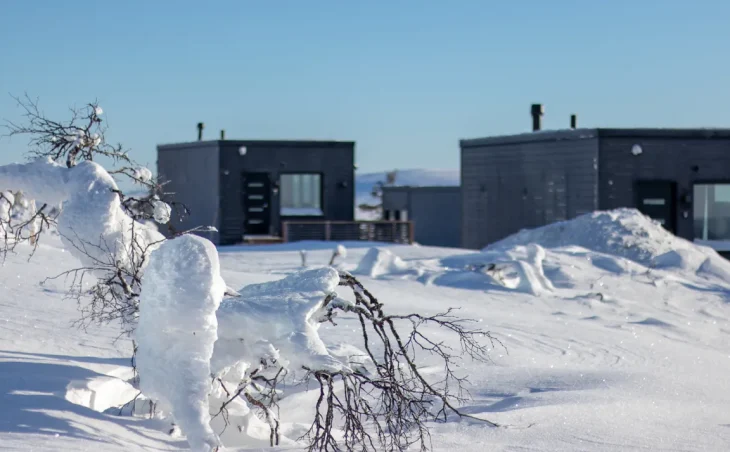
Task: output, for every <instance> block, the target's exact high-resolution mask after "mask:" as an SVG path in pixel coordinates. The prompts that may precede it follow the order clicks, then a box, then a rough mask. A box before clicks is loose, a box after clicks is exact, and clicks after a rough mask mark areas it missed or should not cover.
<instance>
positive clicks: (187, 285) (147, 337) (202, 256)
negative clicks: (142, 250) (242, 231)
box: [135, 235, 226, 452]
mask: <svg viewBox="0 0 730 452" xmlns="http://www.w3.org/2000/svg"><path fill="white" fill-rule="evenodd" d="M225 288H226V285H225V283H224V282H223V278H221V276H220V264H219V262H218V253H217V252H216V250H215V246H214V245H213V244H212V243H211V242H210V241H208V240H206V239H203V238H200V237H197V236H194V235H183V236H181V237H177V238H175V239H172V240H168V241H166V242H164V243H163V244H162V245H161V246H160V247H159V248H158V249H157V250H156V251H155V252H154V253H152V254H151V255H150V263H149V265H148V266H147V269H146V271H145V275H144V277H143V279H142V293H141V296H140V312H139V323H138V326H137V330H136V331H135V334H136V338H137V344H138V351H137V369H138V371H139V378H140V380H139V381H140V389H141V390H142V392H143V393H144V394H145V396H147V397H150V398H152V399H153V400H156V401H158V407H159V408H160V409H161V410H163V411H165V412H167V413H172V417H173V418H174V420H175V421H176V423H177V425H179V426H180V428H181V429H182V432H183V433H184V434H185V435H186V436H187V439H188V442H189V443H190V447H191V449H192V450H193V451H195V452H209V451H211V450H213V449H214V448H215V447H217V446H219V445H220V441H219V439H218V437H217V436H216V434H215V433H214V432H213V430H212V429H211V427H210V409H209V406H208V395H209V394H210V391H211V379H210V373H211V372H210V358H211V356H212V355H213V346H214V343H215V341H216V339H217V338H218V336H217V327H218V324H217V320H216V310H217V309H218V306H219V305H220V302H221V300H222V299H223V292H224V291H225Z"/></svg>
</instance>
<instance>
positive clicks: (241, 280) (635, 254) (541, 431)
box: [0, 210, 730, 452]
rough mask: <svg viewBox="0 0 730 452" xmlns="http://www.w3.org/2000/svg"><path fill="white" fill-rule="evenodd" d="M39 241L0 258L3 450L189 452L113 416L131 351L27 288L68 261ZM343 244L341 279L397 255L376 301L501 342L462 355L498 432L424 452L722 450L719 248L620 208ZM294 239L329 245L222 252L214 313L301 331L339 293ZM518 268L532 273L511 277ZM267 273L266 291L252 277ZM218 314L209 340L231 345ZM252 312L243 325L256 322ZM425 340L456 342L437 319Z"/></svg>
mask: <svg viewBox="0 0 730 452" xmlns="http://www.w3.org/2000/svg"><path fill="white" fill-rule="evenodd" d="M561 228H562V229H561ZM561 230H562V231H563V232H562V233H561V232H560V231H561ZM520 236H521V237H522V238H521V239H518V237H520ZM41 243H42V244H41V246H40V248H39V249H38V251H37V252H36V254H35V256H34V257H33V259H31V260H30V261H28V260H27V254H26V253H24V252H23V251H28V252H29V251H30V248H29V246H27V245H21V246H20V248H21V249H20V250H19V252H20V253H19V254H17V255H9V256H8V258H7V261H6V263H5V265H4V266H3V267H1V268H0V313H1V315H0V448H1V449H2V450H9V451H28V450H33V451H60V452H67V451H68V452H71V451H73V452H77V451H100V450H103V451H110V452H116V451H149V450H155V451H171V450H188V449H189V446H188V442H187V441H186V440H185V439H184V438H180V437H175V436H170V435H168V434H167V431H168V430H169V427H170V423H169V420H161V419H157V418H155V419H148V418H147V417H131V416H126V415H122V416H120V415H118V413H119V410H118V409H117V408H116V407H118V406H120V405H122V404H124V403H125V402H127V401H129V400H131V399H132V398H133V397H134V395H135V391H134V390H133V388H131V386H130V385H129V384H128V382H127V381H128V380H129V379H130V378H131V376H132V373H131V369H130V363H129V357H130V355H131V345H130V344H129V342H127V341H126V340H125V339H121V340H116V341H115V339H116V338H117V336H118V334H119V330H118V329H117V328H116V327H115V326H114V325H110V326H106V327H92V328H90V330H89V331H88V332H85V331H83V330H80V329H78V328H73V327H72V326H71V322H72V321H73V320H75V319H77V318H78V313H77V311H76V305H75V302H73V301H69V300H64V289H65V285H64V281H63V280H52V281H48V282H47V283H46V284H44V285H43V286H40V285H39V284H38V283H39V281H40V280H42V279H43V278H45V277H47V276H53V275H56V274H58V273H59V272H61V271H64V270H66V269H69V268H73V267H74V266H76V265H78V262H77V260H76V258H75V257H74V256H73V255H72V254H71V253H70V252H68V251H69V250H67V249H66V250H64V247H65V245H64V243H63V242H61V241H60V240H59V239H58V238H57V237H54V236H44V237H43V240H42V242H41ZM627 244H630V246H626V245H627ZM343 245H345V246H346V247H347V248H348V260H347V262H346V263H343V264H342V265H343V268H344V269H346V270H348V271H354V270H355V269H356V268H357V267H358V266H363V267H367V266H366V265H363V262H362V261H363V258H365V257H366V255H367V254H368V253H369V252H370V249H371V248H378V249H381V250H387V251H388V252H389V253H390V256H391V257H389V258H388V259H386V260H390V261H391V262H395V261H399V262H401V263H402V266H401V265H399V266H395V267H390V266H384V267H383V270H382V271H379V272H375V273H374V275H375V276H368V275H358V278H360V280H361V281H362V282H363V283H364V284H365V286H366V287H367V288H368V289H369V290H370V291H371V292H372V293H374V294H375V295H376V296H377V297H378V299H379V300H380V301H381V302H382V303H383V304H384V306H385V309H387V310H389V311H392V312H394V313H407V312H419V313H422V314H433V313H437V312H441V311H443V310H444V309H445V308H446V307H449V306H452V307H458V308H460V309H459V310H458V311H456V314H457V315H459V316H463V317H467V318H471V319H476V320H479V321H481V323H480V325H481V326H482V327H483V328H486V329H488V330H490V331H491V332H492V333H493V334H494V335H495V336H496V337H497V338H498V339H500V341H502V343H503V344H504V346H505V348H506V350H507V351H505V350H504V349H502V348H501V347H499V346H496V347H494V349H493V350H492V352H491V357H492V359H493V360H494V362H493V363H490V364H477V363H473V362H470V361H465V362H463V363H462V364H461V365H462V369H463V372H464V373H465V374H467V375H468V376H469V379H470V381H471V386H470V391H471V394H472V397H473V399H472V400H471V401H470V402H468V403H467V404H466V405H465V406H464V407H463V409H464V411H466V412H467V413H470V414H473V415H475V416H478V417H485V418H489V419H490V420H493V421H496V422H499V423H500V424H504V425H507V426H508V427H507V428H489V427H486V426H485V425H483V424H480V423H478V422H474V421H467V420H462V421H459V420H457V419H450V420H449V421H448V422H444V423H434V424H431V425H430V427H431V432H432V435H433V448H434V450H436V451H440V452H443V451H453V450H460V451H475V452H476V451H482V450H493V451H518V450H523V451H527V450H533V451H617V450H620V451H640V450H659V451H699V450H702V451H718V452H721V451H727V450H730V427H729V426H730V412H729V411H728V409H727V407H728V406H730V379H729V378H728V377H727V376H728V375H730V352H729V350H730V320H729V319H730V282H729V281H730V280H728V278H727V277H725V276H724V274H725V273H724V272H725V270H726V266H727V265H726V263H725V261H723V260H721V259H720V258H719V257H718V256H717V255H716V254H715V253H714V251H712V250H709V249H706V248H702V247H697V246H695V245H693V244H691V243H689V242H686V241H682V240H679V239H676V238H675V237H673V236H669V235H667V234H666V233H664V232H663V231H662V230H661V229H659V228H658V225H656V224H655V223H653V222H651V221H649V220H648V219H646V218H645V217H643V216H641V215H639V214H638V213H636V212H635V211H628V210H627V211H614V212H604V213H596V214H592V215H589V216H586V217H583V218H580V219H577V220H574V222H566V223H563V224H562V225H560V226H549V227H547V228H543V229H541V230H535V231H531V232H529V233H528V232H523V233H521V234H520V235H518V236H515V237H511V238H509V239H508V240H507V241H503V242H502V243H500V244H497V245H495V246H493V247H490V248H489V249H487V250H485V251H483V252H474V251H469V250H453V249H440V248H429V247H415V246H401V245H397V246H389V245H385V244H373V243H357V242H345V243H343ZM302 249H306V250H307V252H308V255H309V259H308V260H309V261H310V263H326V262H328V260H329V258H330V257H331V255H332V244H331V243H321V242H300V243H293V244H283V245H262V246H251V247H246V246H237V247H223V248H220V249H219V258H220V266H221V273H222V276H223V277H224V278H225V279H226V281H227V282H228V283H229V284H230V285H232V286H233V287H242V288H243V289H242V290H241V291H240V292H241V294H242V296H241V298H240V300H235V299H231V300H225V301H224V302H223V303H222V304H221V306H220V309H219V311H218V312H217V314H222V313H223V312H224V311H223V310H224V308H225V309H226V312H229V311H230V312H231V315H237V313H239V312H240V311H239V310H237V309H236V306H235V303H250V304H251V305H252V306H255V309H252V310H251V312H253V313H256V312H257V310H260V311H261V312H263V313H264V314H265V315H269V314H270V313H271V310H274V309H280V310H281V312H282V316H281V317H282V319H283V320H282V322H283V323H284V324H286V323H287V322H288V323H289V324H291V325H296V326H294V327H292V330H291V331H295V329H297V328H298V329H299V330H300V331H301V330H302V325H305V323H306V322H304V321H303V319H306V318H307V313H310V312H312V309H313V306H315V305H316V303H315V301H316V300H317V299H320V298H321V297H322V296H323V295H324V294H325V293H327V292H328V291H329V290H337V291H340V290H341V289H335V288H334V286H333V281H334V279H333V278H334V277H333V273H332V270H329V269H326V268H315V269H312V270H305V272H302V271H301V267H300V264H301V259H300V257H299V251H300V250H302ZM158 251H159V250H158ZM370 253H371V254H372V252H370ZM380 254H382V253H380ZM372 257H373V256H372V255H371V256H369V257H368V259H370V258H372ZM396 257H397V258H398V259H396ZM366 261H367V260H366ZM370 261H371V262H372V259H371V260H370ZM366 263H367V262H366ZM151 265H152V264H151ZM518 265H524V266H526V267H525V268H528V269H529V271H528V272H523V273H520V272H519V271H518V270H517V268H518ZM148 272H149V269H148ZM307 272H313V273H307ZM289 275H293V276H291V279H286V278H287V277H288V276H289ZM304 275H309V276H307V277H305V276H304ZM523 275H525V276H524V277H523ZM148 276H149V273H147V275H146V277H148ZM305 281H309V283H306V284H304V282H305ZM269 282H277V283H276V284H275V285H274V286H271V285H267V286H262V285H259V284H262V283H269ZM287 286H289V287H290V289H287V288H286V287H287ZM272 287H279V288H280V289H281V290H280V292H281V294H282V296H281V297H279V296H277V295H276V294H277V292H276V291H274V290H272ZM540 288H542V290H541V289H540ZM527 289H530V290H527ZM532 289H535V290H532ZM292 294H294V295H293V296H292ZM228 303H231V304H232V306H227V305H228ZM284 306H286V307H287V308H286V309H282V308H283V307H284ZM289 307H291V309H290V310H287V309H289ZM305 307H306V309H305ZM267 309H268V310H269V311H268V312H266V311H267ZM314 313H315V314H316V311H315V312H314ZM218 318H219V337H220V338H223V337H224V334H226V335H228V336H227V337H235V335H232V334H231V332H232V331H234V330H235V329H233V330H232V329H231V328H226V327H224V322H225V320H224V318H223V316H221V315H218ZM255 318H256V315H253V316H252V318H251V319H248V318H246V319H242V320H243V321H245V322H247V323H246V325H247V327H248V326H252V327H255V328H261V329H263V328H264V326H263V325H256V324H255V323H256V322H255ZM336 323H337V326H334V325H331V324H321V325H320V326H319V328H318V329H317V331H316V333H317V336H318V337H319V338H320V340H321V343H322V344H323V345H324V346H325V348H326V351H327V352H328V354H329V355H330V356H332V357H334V358H336V359H338V360H339V359H341V358H340V357H343V356H347V355H349V354H354V353H356V350H351V349H350V347H351V346H355V347H359V346H360V335H359V333H358V331H357V330H358V322H357V320H356V319H355V318H352V317H348V316H342V317H341V318H338V319H337V322H336ZM303 329H304V330H306V325H305V327H304V328H303ZM241 331H243V329H241ZM282 331H283V330H282ZM425 332H426V333H427V334H429V335H432V336H433V337H434V338H436V339H438V340H443V341H445V343H446V344H448V345H452V346H455V347H458V343H457V342H454V340H453V338H452V337H451V336H449V335H447V334H444V333H443V332H442V331H440V330H439V329H438V328H427V329H426V330H425ZM265 333H266V336H267V337H271V336H274V337H279V338H280V340H278V343H279V344H283V345H281V346H282V347H289V351H286V352H283V353H282V355H284V354H291V353H292V351H293V350H298V349H299V348H298V347H300V346H301V345H302V344H305V345H306V347H305V349H308V350H309V349H310V347H311V349H314V350H320V351H322V349H321V346H322V344H307V342H306V341H303V340H302V341H300V340H297V341H292V340H291V339H290V337H293V336H290V335H286V334H281V335H279V336H276V335H272V334H270V333H269V332H265ZM239 334H249V332H246V331H244V333H239ZM250 334H255V332H253V333H250ZM262 334H263V333H262ZM304 336H306V334H305V335H303V336H301V337H302V338H303V337H304ZM215 348H216V349H217V348H218V343H216V344H215ZM216 353H217V350H216ZM236 353H238V356H240V353H239V352H238V351H237V352H236ZM328 359H329V358H328ZM335 364H336V363H335ZM419 366H421V368H422V369H425V370H427V371H428V375H429V376H430V377H432V378H434V379H438V378H439V376H440V374H439V367H438V366H437V362H436V361H434V360H433V359H431V358H429V357H426V356H422V357H420V358H419ZM317 395H318V392H317V391H315V390H309V391H307V390H306V389H305V388H300V390H299V391H298V392H296V393H294V394H293V395H291V396H290V397H288V398H284V399H282V401H281V409H280V420H281V432H282V435H283V436H284V437H287V438H297V437H298V436H300V435H301V434H302V433H303V432H304V431H306V428H307V426H308V423H309V422H310V421H311V416H312V410H311V407H312V406H313V404H314V402H315V401H316V397H317ZM213 429H214V432H215V433H219V432H220V429H221V425H220V424H216V421H213ZM237 437H240V434H239V433H238V431H237V429H235V428H229V429H228V430H226V433H225V434H224V435H223V436H222V437H221V439H222V441H223V442H224V444H226V445H227V446H228V447H227V449H226V450H229V451H254V450H257V451H260V450H266V448H265V446H266V445H265V444H264V443H262V442H248V443H247V442H246V441H244V440H240V441H238V442H236V440H235V438H237ZM283 442H285V441H283ZM280 449H281V450H301V449H298V448H295V447H294V446H292V445H291V444H289V445H284V446H282V447H281V448H280Z"/></svg>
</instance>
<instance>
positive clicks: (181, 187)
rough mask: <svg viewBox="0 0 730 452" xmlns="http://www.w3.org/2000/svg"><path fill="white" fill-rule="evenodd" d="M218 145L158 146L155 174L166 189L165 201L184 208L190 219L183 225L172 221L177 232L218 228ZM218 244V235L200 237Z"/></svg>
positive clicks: (174, 219) (210, 234) (187, 218)
mask: <svg viewBox="0 0 730 452" xmlns="http://www.w3.org/2000/svg"><path fill="white" fill-rule="evenodd" d="M218 168H219V165H218V145H217V143H215V142H204V143H200V144H197V143H196V144H194V145H185V144H181V145H176V146H160V147H158V150H157V174H158V175H159V177H160V179H161V180H162V181H169V183H168V184H167V185H165V192H170V194H169V195H167V196H166V198H165V199H166V200H167V201H176V202H181V203H183V204H185V206H186V207H187V208H188V209H189V210H190V215H188V216H187V217H185V218H184V219H183V221H182V222H180V221H178V218H177V217H176V216H175V217H173V220H172V224H173V226H175V228H178V229H180V230H188V229H192V228H195V227H199V226H214V227H216V228H220V224H219V219H220V216H219V212H218V207H219V203H218ZM200 235H202V236H204V237H206V238H208V239H210V240H211V241H212V242H213V243H216V244H217V243H218V234H217V233H200Z"/></svg>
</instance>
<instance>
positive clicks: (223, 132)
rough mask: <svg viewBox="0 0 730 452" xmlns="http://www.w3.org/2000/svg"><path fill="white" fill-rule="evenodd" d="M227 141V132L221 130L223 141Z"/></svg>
mask: <svg viewBox="0 0 730 452" xmlns="http://www.w3.org/2000/svg"><path fill="white" fill-rule="evenodd" d="M225 139H226V131H225V129H221V140H225Z"/></svg>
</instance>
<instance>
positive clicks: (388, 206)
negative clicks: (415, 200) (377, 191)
mask: <svg viewBox="0 0 730 452" xmlns="http://www.w3.org/2000/svg"><path fill="white" fill-rule="evenodd" d="M409 193H410V187H386V188H384V189H383V215H385V211H386V210H408V198H409Z"/></svg>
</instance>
